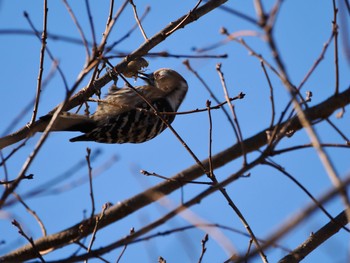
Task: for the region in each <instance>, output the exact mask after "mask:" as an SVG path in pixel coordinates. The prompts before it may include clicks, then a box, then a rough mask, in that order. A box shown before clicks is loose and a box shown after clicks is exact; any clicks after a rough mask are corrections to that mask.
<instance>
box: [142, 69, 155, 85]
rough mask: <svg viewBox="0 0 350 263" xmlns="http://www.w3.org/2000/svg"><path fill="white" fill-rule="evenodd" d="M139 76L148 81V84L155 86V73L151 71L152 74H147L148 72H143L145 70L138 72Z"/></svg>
mask: <svg viewBox="0 0 350 263" xmlns="http://www.w3.org/2000/svg"><path fill="white" fill-rule="evenodd" d="M138 73H139V74H138V76H139V78H141V79H143V80H144V81H146V82H147V84H148V85H151V86H154V76H153V73H150V74H146V73H143V72H140V71H139V72H138Z"/></svg>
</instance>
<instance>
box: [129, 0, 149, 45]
mask: <svg viewBox="0 0 350 263" xmlns="http://www.w3.org/2000/svg"><path fill="white" fill-rule="evenodd" d="M129 2H130V4H131V5H132V10H133V11H134V16H135V20H136V22H137V24H138V26H139V28H140V31H141V33H142V36H143V38H144V39H145V41H148V37H147V35H146V32H145V30H144V29H143V27H142V24H141V22H140V19H139V16H138V14H137V10H136V5H135V4H134V1H133V0H129Z"/></svg>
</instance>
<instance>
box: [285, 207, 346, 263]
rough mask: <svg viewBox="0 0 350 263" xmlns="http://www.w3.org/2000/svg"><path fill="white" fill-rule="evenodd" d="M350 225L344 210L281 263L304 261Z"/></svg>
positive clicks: (312, 234)
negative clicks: (343, 227) (344, 227)
mask: <svg viewBox="0 0 350 263" xmlns="http://www.w3.org/2000/svg"><path fill="white" fill-rule="evenodd" d="M347 223H348V219H347V212H346V211H345V210H344V211H342V212H341V213H340V214H338V215H337V216H336V217H335V218H334V220H331V221H330V222H329V223H327V224H326V225H324V226H323V227H321V228H320V229H319V230H318V231H317V232H315V233H311V234H310V237H309V238H308V239H307V240H305V242H303V243H302V244H300V245H299V246H298V247H297V248H296V249H295V250H293V251H292V252H291V253H290V254H288V255H287V256H285V257H283V258H282V259H281V260H280V261H279V263H294V262H295V263H297V262H300V261H301V260H303V259H304V258H305V257H306V256H307V255H309V254H310V253H311V252H312V251H314V250H315V249H316V248H318V247H319V246H320V245H321V244H322V243H323V242H325V241H326V240H327V239H329V238H330V237H332V236H333V235H334V234H336V233H338V232H339V230H340V229H341V228H342V226H345V225H346V224H347Z"/></svg>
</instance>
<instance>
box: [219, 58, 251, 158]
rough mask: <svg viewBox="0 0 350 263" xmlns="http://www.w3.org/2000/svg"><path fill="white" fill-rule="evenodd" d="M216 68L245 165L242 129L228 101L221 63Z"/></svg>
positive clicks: (232, 106)
mask: <svg viewBox="0 0 350 263" xmlns="http://www.w3.org/2000/svg"><path fill="white" fill-rule="evenodd" d="M216 70H217V72H218V73H219V76H220V81H221V85H222V88H223V90H224V94H225V99H226V101H227V103H228V105H229V107H230V110H231V113H232V117H233V121H234V123H235V128H236V129H235V134H236V138H237V143H238V144H240V145H241V147H242V152H243V165H246V163H247V155H246V151H245V146H244V144H243V136H242V131H241V128H240V126H239V122H238V119H237V115H236V112H235V109H234V105H232V103H231V102H230V96H229V94H228V90H227V87H226V81H225V78H224V74H223V72H222V71H221V64H220V63H218V64H217V65H216Z"/></svg>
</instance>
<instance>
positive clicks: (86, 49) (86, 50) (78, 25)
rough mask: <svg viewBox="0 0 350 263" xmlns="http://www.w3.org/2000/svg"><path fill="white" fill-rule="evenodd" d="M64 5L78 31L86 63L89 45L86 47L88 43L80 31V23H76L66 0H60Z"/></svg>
mask: <svg viewBox="0 0 350 263" xmlns="http://www.w3.org/2000/svg"><path fill="white" fill-rule="evenodd" d="M62 1H63V3H64V5H65V6H66V8H67V11H68V14H69V15H70V17H71V18H72V20H73V23H74V24H75V26H76V27H77V29H78V32H79V35H80V37H81V40H82V41H83V44H84V47H85V52H86V60H87V61H88V60H89V58H90V50H89V45H88V42H87V40H86V37H85V34H84V31H83V29H82V27H81V26H80V23H79V21H78V19H77V18H76V16H75V14H74V12H73V10H72V8H71V7H70V5H69V4H68V2H67V0H62Z"/></svg>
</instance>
